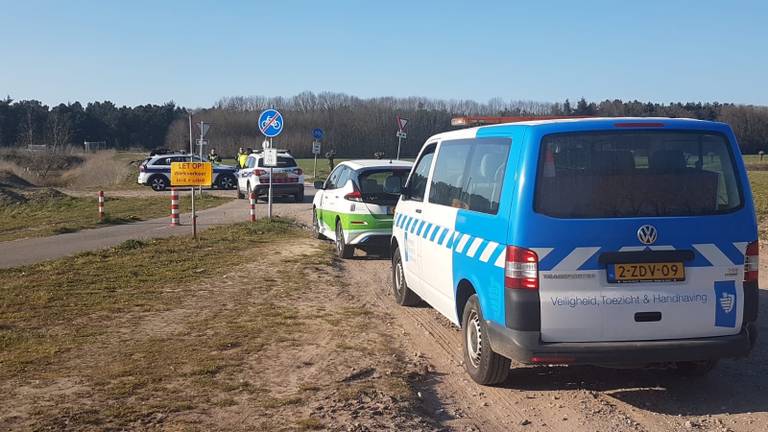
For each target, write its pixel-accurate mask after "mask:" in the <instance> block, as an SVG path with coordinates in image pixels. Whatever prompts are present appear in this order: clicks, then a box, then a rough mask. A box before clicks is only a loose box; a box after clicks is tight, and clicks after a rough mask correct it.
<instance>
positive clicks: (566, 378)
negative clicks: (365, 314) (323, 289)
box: [298, 212, 768, 432]
mask: <svg viewBox="0 0 768 432" xmlns="http://www.w3.org/2000/svg"><path fill="white" fill-rule="evenodd" d="M299 216H300V217H299V218H298V220H300V221H301V222H303V223H306V224H309V223H310V222H311V216H310V213H309V212H307V213H302V214H300V215H299ZM762 250H763V251H766V250H768V249H766V248H765V247H762ZM763 257H764V259H763V262H762V263H761V284H760V285H761V286H763V287H766V286H768V260H767V259H766V258H768V254H766V253H765V252H764V253H763ZM343 269H344V271H345V275H346V278H347V279H348V280H349V282H350V283H351V284H352V286H355V287H358V288H359V289H360V290H362V292H363V293H364V294H366V297H367V298H368V302H369V305H368V306H369V308H371V309H374V310H382V311H386V312H387V313H389V314H391V315H392V316H393V318H394V319H393V323H394V326H395V328H396V330H395V331H396V332H399V333H400V334H402V335H403V337H404V338H405V340H406V346H407V347H409V348H408V349H409V350H410V354H411V355H412V356H414V357H417V358H421V359H425V360H427V361H428V362H429V363H430V365H431V366H430V371H431V373H430V375H429V377H430V378H429V380H428V381H427V382H426V383H424V385H423V388H422V393H423V396H424V407H425V408H426V409H427V410H429V411H431V412H432V413H433V414H434V415H435V416H436V417H437V418H438V419H439V420H441V421H442V423H443V424H444V425H445V426H447V427H449V428H454V429H457V430H475V429H477V430H482V431H502V430H503V431H508V430H536V431H563V432H565V431H638V432H640V431H676V430H681V431H682V430H702V431H754V432H765V431H766V430H768V396H767V394H768V342H766V341H765V339H763V340H762V341H761V343H758V346H757V348H756V349H755V350H754V351H753V353H752V355H751V357H750V358H748V359H742V360H725V361H722V362H721V364H720V365H719V366H718V368H717V369H715V371H713V372H712V373H711V375H710V376H708V377H706V378H682V377H678V376H676V375H673V374H672V373H670V372H668V371H663V370H631V369H626V370H616V369H606V368H597V367H584V366H578V367H566V366H553V367H527V366H522V365H514V364H513V370H512V373H511V374H510V377H509V379H508V380H507V381H506V382H505V383H504V384H503V385H501V386H499V387H495V388H493V387H482V386H479V385H477V384H475V383H474V382H472V381H471V380H470V379H469V377H468V376H467V375H466V373H465V372H464V368H463V365H462V353H461V341H460V333H459V330H458V329H457V328H455V327H454V326H453V325H452V324H450V323H449V322H448V320H446V319H445V318H443V317H442V316H441V315H439V314H438V313H437V312H435V311H434V310H433V309H432V308H430V307H428V306H423V307H416V308H404V307H399V306H397V305H395V303H394V301H393V300H392V297H391V292H392V286H391V277H390V263H389V260H388V259H385V258H379V257H374V256H364V254H361V253H360V252H358V253H357V256H356V257H355V258H354V259H352V260H348V261H346V262H345V263H344V266H343ZM760 316H761V318H762V319H761V323H760V326H759V327H760V333H761V334H762V335H768V325H766V322H768V321H766V319H765V318H766V317H768V291H766V290H761V296H760Z"/></svg>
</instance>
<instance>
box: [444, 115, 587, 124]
mask: <svg viewBox="0 0 768 432" xmlns="http://www.w3.org/2000/svg"><path fill="white" fill-rule="evenodd" d="M588 117H589V116H527V117H493V116H460V117H454V118H452V119H451V126H481V125H492V124H502V123H518V122H525V121H536V120H560V119H578V118H588Z"/></svg>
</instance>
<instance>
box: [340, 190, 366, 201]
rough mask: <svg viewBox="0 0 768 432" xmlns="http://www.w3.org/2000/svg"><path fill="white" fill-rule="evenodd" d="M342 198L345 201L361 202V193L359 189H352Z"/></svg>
mask: <svg viewBox="0 0 768 432" xmlns="http://www.w3.org/2000/svg"><path fill="white" fill-rule="evenodd" d="M344 199H345V200H347V201H355V202H363V194H361V193H360V191H353V192H350V193H348V194H346V195H344Z"/></svg>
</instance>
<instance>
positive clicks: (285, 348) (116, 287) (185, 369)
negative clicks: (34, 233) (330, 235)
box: [0, 218, 430, 431]
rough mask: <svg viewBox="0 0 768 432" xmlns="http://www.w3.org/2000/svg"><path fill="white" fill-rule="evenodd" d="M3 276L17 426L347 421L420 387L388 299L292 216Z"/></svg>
mask: <svg viewBox="0 0 768 432" xmlns="http://www.w3.org/2000/svg"><path fill="white" fill-rule="evenodd" d="M233 244H237V247H232V245H233ZM254 252H256V253H257V254H261V255H260V256H261V257H260V258H259V260H258V262H254V261H253V259H252V257H253V256H254ZM0 281H2V283H0V365H2V367H0V406H3V411H4V413H2V414H0V429H2V430H150V429H152V430H154V429H157V430H243V431H246V430H310V429H331V430H342V427H341V425H339V423H340V422H346V421H347V420H344V419H342V420H339V421H337V422H336V424H335V425H333V426H328V427H325V426H324V423H326V422H334V421H336V420H335V417H336V416H337V415H339V414H343V411H352V409H358V410H359V411H358V412H357V414H359V415H361V416H364V415H365V414H364V413H363V410H367V408H366V407H365V406H363V407H362V408H355V407H361V402H360V401H361V400H362V398H367V399H368V400H369V401H370V402H366V403H369V404H370V406H372V407H374V408H375V409H378V410H379V411H378V414H376V415H371V417H372V418H374V419H376V418H381V417H382V416H391V417H393V418H396V419H400V418H402V417H403V414H402V413H401V412H400V411H399V410H401V409H406V408H407V407H408V406H409V404H410V403H411V401H413V400H414V399H415V395H414V393H413V391H412V389H411V387H410V385H409V380H410V379H412V377H413V376H414V374H415V373H416V372H415V370H414V369H406V367H408V368H411V366H406V363H405V362H404V361H403V360H402V357H401V356H400V354H399V353H398V352H397V351H396V348H394V347H395V346H396V342H395V341H394V340H393V336H392V335H391V333H392V332H391V329H389V328H388V327H387V326H386V325H384V324H383V323H381V322H380V321H381V320H383V317H382V316H381V315H380V312H379V311H373V310H369V309H368V308H367V307H366V305H365V304H358V303H354V300H353V299H352V298H351V296H350V295H349V291H348V289H349V288H348V287H346V286H345V283H344V280H343V279H342V275H341V273H340V271H339V269H338V264H337V263H336V262H335V258H334V255H333V253H332V249H331V248H329V247H327V246H326V245H324V244H323V243H320V242H317V241H315V240H314V239H312V238H310V237H309V235H308V233H306V232H305V231H302V230H300V229H298V227H297V226H296V225H294V224H293V223H291V222H289V221H285V220H281V219H279V218H278V219H275V220H273V221H272V222H267V221H266V220H264V219H262V220H259V221H257V222H256V223H249V224H236V225H228V226H221V227H215V228H212V229H210V230H207V231H205V232H204V233H203V234H202V235H201V239H200V240H198V241H195V240H193V239H192V238H190V237H187V236H184V237H172V238H167V239H158V240H152V241H137V240H129V241H126V242H124V243H122V244H121V245H119V246H116V247H114V248H111V249H105V250H101V251H95V252H88V253H83V254H80V255H77V256H75V257H71V258H64V259H59V260H54V261H49V262H45V263H41V264H37V265H32V266H25V267H19V268H14V269H2V270H0ZM329 298H332V299H333V301H329ZM372 317H375V318H372ZM350 334H356V335H357V336H356V337H355V338H354V341H351V340H350V339H349V335H350ZM373 367H375V369H373ZM366 368H367V369H366ZM369 370H370V371H376V375H375V376H373V377H370V378H368V379H365V378H364V379H359V380H358V378H356V377H357V376H358V375H359V374H360V373H361V371H362V373H363V374H365V373H368V372H367V371H369ZM355 372H357V375H356V374H355ZM363 376H364V377H365V376H366V375H363ZM350 377H351V378H350ZM380 401H386V402H385V403H386V404H388V405H386V406H385V408H381V407H380V405H378V404H379V403H380ZM392 401H395V402H394V403H393V402H392ZM374 404H375V405H374ZM312 407H319V408H318V409H320V410H321V412H322V413H323V415H322V416H318V415H317V411H316V410H313V408H312ZM350 407H352V408H350ZM401 407H402V408H401ZM371 409H373V408H371ZM335 410H339V412H337V411H335ZM382 410H384V411H387V412H386V413H383V412H382ZM326 412H327V414H326ZM355 418H356V419H357V415H356V416H355ZM360 420H361V419H357V420H356V421H360ZM376 429H387V430H394V429H397V428H394V429H393V428H392V427H387V428H366V429H365V430H376ZM410 429H412V427H408V426H405V427H403V428H402V430H410ZM429 429H430V428H427V430H429ZM361 430H362V429H361Z"/></svg>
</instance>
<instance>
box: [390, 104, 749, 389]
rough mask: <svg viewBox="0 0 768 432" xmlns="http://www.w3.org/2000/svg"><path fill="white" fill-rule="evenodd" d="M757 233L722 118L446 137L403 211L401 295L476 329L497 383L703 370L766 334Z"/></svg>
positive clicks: (466, 337)
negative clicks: (584, 372) (519, 370)
mask: <svg viewBox="0 0 768 432" xmlns="http://www.w3.org/2000/svg"><path fill="white" fill-rule="evenodd" d="M757 239H758V234H757V224H756V221H755V211H754V208H753V204H752V195H751V191H750V187H749V182H748V180H747V174H746V172H745V170H744V164H743V161H742V158H741V155H740V152H739V147H738V146H737V143H736V138H735V137H734V134H733V131H732V130H731V129H730V127H729V126H728V125H726V124H723V123H715V122H708V121H698V120H690V119H668V118H594V119H561V120H542V121H529V122H520V123H507V124H499V125H492V126H484V127H477V128H469V129H463V130H456V131H452V132H446V133H442V134H439V135H435V136H433V137H431V138H430V139H429V140H427V142H426V143H425V144H424V146H423V148H422V150H421V152H420V154H419V156H418V158H417V160H416V163H415V164H414V167H413V169H412V171H411V174H410V176H409V178H408V181H407V183H406V185H405V187H404V189H403V194H402V196H401V199H400V201H399V203H398V205H397V208H396V213H395V219H394V227H393V237H392V246H391V250H392V264H393V266H392V273H393V285H394V294H395V298H396V300H397V302H398V303H399V304H401V305H412V304H415V303H417V302H418V301H419V300H420V299H423V300H424V301H426V302H427V303H429V304H430V305H431V306H432V307H434V308H435V309H436V310H437V311H439V312H440V313H441V314H442V315H444V316H446V317H447V318H448V319H449V320H450V321H452V322H453V323H454V324H456V325H458V326H460V327H461V328H462V332H463V333H462V334H463V337H462V340H463V345H464V357H465V358H464V364H465V365H466V369H467V372H468V373H469V374H470V376H471V377H472V378H473V379H474V380H475V381H477V382H479V383H481V384H494V383H499V382H501V381H503V380H505V379H506V377H507V374H508V372H509V368H510V359H513V360H516V361H518V362H523V363H530V364H596V365H606V366H622V367H624V366H628V365H629V366H634V365H636V366H645V365H664V366H670V367H672V368H673V369H675V370H677V371H679V372H681V373H685V374H704V373H706V372H708V371H709V370H710V369H711V368H712V367H713V366H714V365H715V364H716V362H717V360H718V359H720V358H733V357H742V356H745V355H747V354H748V353H749V352H750V350H751V349H752V347H753V345H754V344H755V340H756V337H757V333H756V325H755V321H756V319H757V310H758V307H757V305H758V285H757V271H758V264H759V256H758V243H757Z"/></svg>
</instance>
